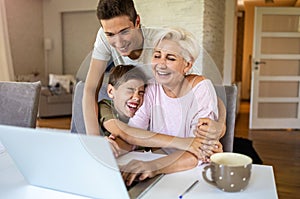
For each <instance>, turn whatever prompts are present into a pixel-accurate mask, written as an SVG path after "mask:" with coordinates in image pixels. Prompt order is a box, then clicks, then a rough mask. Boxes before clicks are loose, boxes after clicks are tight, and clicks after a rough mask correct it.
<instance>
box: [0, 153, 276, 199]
mask: <svg viewBox="0 0 300 199" xmlns="http://www.w3.org/2000/svg"><path fill="white" fill-rule="evenodd" d="M203 167H204V165H202V166H199V167H197V168H194V169H192V170H188V171H184V172H178V173H173V174H168V175H165V176H164V177H163V178H162V179H161V180H160V181H159V182H158V183H157V184H156V185H155V186H154V187H153V188H152V189H150V190H149V191H148V192H147V193H146V194H145V195H144V196H143V199H146V198H164V199H168V198H172V199H174V198H178V197H179V195H180V194H182V193H183V192H184V191H185V190H186V189H187V188H188V187H189V186H190V185H191V184H192V183H193V182H194V181H195V180H197V179H198V180H199V183H198V184H197V185H196V186H195V187H194V188H193V189H192V190H191V191H190V192H189V193H188V194H186V195H185V197H184V198H200V197H201V198H205V199H209V198H217V199H220V198H222V199H224V198H228V199H235V198H236V199H240V198H243V199H247V198H249V199H250V198H251V199H253V198H255V199H259V198H262V199H266V198H272V199H276V198H278V196H277V191H276V186H275V180H274V174H273V168H272V167H271V166H263V165H253V167H252V175H251V179H250V182H249V185H248V187H247V188H246V190H245V191H243V192H236V193H226V192H223V191H221V190H219V189H217V188H216V187H214V186H212V185H210V184H208V183H206V182H205V181H204V180H203V178H202V169H203ZM0 198H1V199H12V198H13V199H19V198H20V199H37V198H45V199H46V198H55V199H60V198H68V199H73V198H74V199H79V198H86V197H82V196H78V195H73V194H69V193H64V192H59V191H55V190H50V189H46V188H40V187H36V186H31V185H29V184H28V183H27V182H26V181H25V180H24V178H23V176H22V174H21V173H20V172H19V171H18V170H17V168H16V167H15V165H14V163H13V161H12V160H11V158H10V157H9V155H8V154H7V153H6V152H3V153H0Z"/></svg>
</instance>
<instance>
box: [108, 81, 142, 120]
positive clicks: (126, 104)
mask: <svg viewBox="0 0 300 199" xmlns="http://www.w3.org/2000/svg"><path fill="white" fill-rule="evenodd" d="M110 86H111V85H110ZM108 89H112V90H110V91H108V95H109V97H111V98H112V100H113V102H114V107H115V109H116V110H117V112H118V113H119V114H120V116H121V117H124V116H125V117H128V118H130V117H133V116H134V114H135V112H136V111H137V110H138V108H139V107H140V106H141V105H142V103H143V99H144V92H145V86H144V82H143V81H142V80H137V79H131V80H128V81H127V82H124V83H122V84H121V85H120V86H119V87H118V88H114V87H112V86H111V87H110V88H108Z"/></svg>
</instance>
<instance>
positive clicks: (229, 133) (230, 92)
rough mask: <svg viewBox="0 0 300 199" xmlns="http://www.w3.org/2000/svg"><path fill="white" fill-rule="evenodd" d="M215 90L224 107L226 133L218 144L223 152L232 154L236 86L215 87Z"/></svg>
mask: <svg viewBox="0 0 300 199" xmlns="http://www.w3.org/2000/svg"><path fill="white" fill-rule="evenodd" d="M215 89H216V92H217V95H218V96H219V97H220V98H221V99H222V101H223V102H224V105H225V107H226V132H225V135H224V136H223V137H222V138H221V140H220V142H221V143H222V145H223V151H224V152H232V151H233V140H234V129H235V119H236V105H237V86H236V85H230V86H228V85H225V86H223V85H222V86H219V85H216V86H215Z"/></svg>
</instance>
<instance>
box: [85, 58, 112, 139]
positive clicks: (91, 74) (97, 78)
mask: <svg viewBox="0 0 300 199" xmlns="http://www.w3.org/2000/svg"><path fill="white" fill-rule="evenodd" d="M106 65H107V61H103V60H96V59H93V58H92V60H91V64H90V68H89V71H88V74H87V78H86V82H85V86H84V92H83V99H82V109H83V118H84V123H85V128H86V133H87V135H100V131H99V125H98V119H97V118H98V104H97V101H98V92H99V89H100V87H101V85H102V79H103V75H104V71H105V69H106Z"/></svg>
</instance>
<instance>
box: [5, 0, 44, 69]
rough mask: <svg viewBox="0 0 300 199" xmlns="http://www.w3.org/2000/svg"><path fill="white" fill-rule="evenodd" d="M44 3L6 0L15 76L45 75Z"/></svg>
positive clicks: (32, 0) (31, 0)
mask: <svg viewBox="0 0 300 199" xmlns="http://www.w3.org/2000/svg"><path fill="white" fill-rule="evenodd" d="M42 4H43V1H41V0H5V6H6V14H7V24H8V33H9V42H10V46H11V53H12V59H13V66H14V72H15V75H21V74H28V73H33V72H34V73H40V74H43V73H44V67H43V65H44V54H43V14H42V13H43V10H42Z"/></svg>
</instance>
